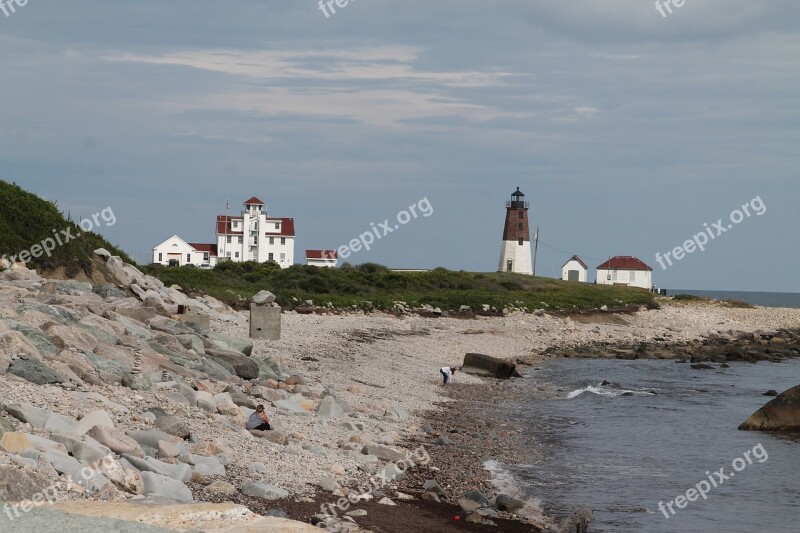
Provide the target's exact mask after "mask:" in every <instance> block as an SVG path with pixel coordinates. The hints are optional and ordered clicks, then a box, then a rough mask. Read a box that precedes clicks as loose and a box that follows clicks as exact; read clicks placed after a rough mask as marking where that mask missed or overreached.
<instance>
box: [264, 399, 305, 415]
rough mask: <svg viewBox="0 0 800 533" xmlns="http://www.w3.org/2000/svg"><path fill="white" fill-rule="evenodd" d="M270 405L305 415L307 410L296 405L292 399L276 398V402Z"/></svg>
mask: <svg viewBox="0 0 800 533" xmlns="http://www.w3.org/2000/svg"><path fill="white" fill-rule="evenodd" d="M272 405H274V406H275V408H276V409H283V410H285V411H289V412H290V413H292V414H294V415H307V414H308V411H305V410H304V409H303V408H302V407H300V406H299V405H297V404H296V403H295V402H293V401H292V400H288V399H287V400H278V401H276V402H272Z"/></svg>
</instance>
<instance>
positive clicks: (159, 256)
mask: <svg viewBox="0 0 800 533" xmlns="http://www.w3.org/2000/svg"><path fill="white" fill-rule="evenodd" d="M163 256H164V254H158V262H159V263H160V262H161V261H163V260H164V259H163Z"/></svg>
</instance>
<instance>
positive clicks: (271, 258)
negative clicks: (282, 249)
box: [267, 253, 275, 261]
mask: <svg viewBox="0 0 800 533" xmlns="http://www.w3.org/2000/svg"><path fill="white" fill-rule="evenodd" d="M267 260H269V261H274V260H275V254H272V253H271V254H269V257H268V258H267Z"/></svg>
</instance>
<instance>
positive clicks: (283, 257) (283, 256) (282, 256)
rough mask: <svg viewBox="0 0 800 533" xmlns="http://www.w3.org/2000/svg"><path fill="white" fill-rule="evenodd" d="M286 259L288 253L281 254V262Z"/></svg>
mask: <svg viewBox="0 0 800 533" xmlns="http://www.w3.org/2000/svg"><path fill="white" fill-rule="evenodd" d="M284 261H286V254H281V263H283V262H284Z"/></svg>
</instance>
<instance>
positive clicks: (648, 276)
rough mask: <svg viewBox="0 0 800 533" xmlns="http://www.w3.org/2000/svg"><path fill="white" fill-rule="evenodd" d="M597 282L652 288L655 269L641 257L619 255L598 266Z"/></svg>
mask: <svg viewBox="0 0 800 533" xmlns="http://www.w3.org/2000/svg"><path fill="white" fill-rule="evenodd" d="M597 283H598V284H599V285H626V286H629V287H641V288H642V289H647V290H650V289H651V288H652V287H653V269H652V268H650V267H649V266H647V264H645V262H644V261H642V260H641V259H639V258H636V257H633V256H630V255H618V256H615V257H612V258H610V259H609V260H608V261H606V262H605V263H603V264H601V265H599V266H598V267H597Z"/></svg>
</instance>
